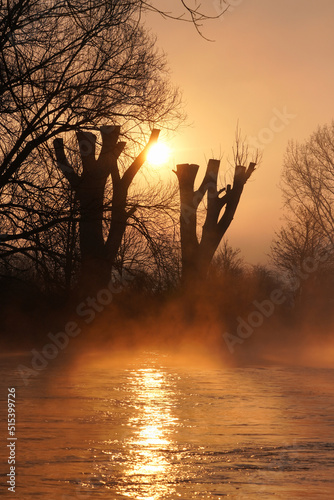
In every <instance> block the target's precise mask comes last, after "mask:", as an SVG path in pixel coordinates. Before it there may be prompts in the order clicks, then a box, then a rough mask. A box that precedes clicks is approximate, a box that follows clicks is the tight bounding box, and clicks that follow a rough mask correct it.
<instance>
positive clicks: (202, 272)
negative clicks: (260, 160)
mask: <svg viewBox="0 0 334 500" xmlns="http://www.w3.org/2000/svg"><path fill="white" fill-rule="evenodd" d="M255 165H256V164H255V163H250V164H249V167H248V168H247V169H246V167H243V166H240V165H237V166H236V167H235V171H234V178H233V185H232V186H231V185H230V184H228V185H227V186H226V188H223V189H220V190H219V189H218V185H217V180H218V172H219V166H220V161H219V160H209V162H208V166H207V170H206V174H205V176H204V179H203V182H202V183H201V185H200V187H199V188H198V189H197V190H196V191H195V190H194V183H195V178H196V175H197V173H198V169H199V167H198V165H193V164H181V165H177V169H176V172H175V173H176V175H177V178H178V182H179V189H180V203H181V215H180V231H181V252H182V281H183V284H184V285H186V286H192V285H194V284H196V283H198V282H201V281H202V280H203V279H205V277H206V275H207V272H208V269H209V266H210V264H211V261H212V259H213V256H214V254H215V252H216V250H217V248H218V246H219V244H220V242H221V240H222V238H223V236H224V234H225V233H226V231H227V229H228V228H229V226H230V224H231V222H232V220H233V218H234V215H235V212H236V209H237V207H238V204H239V201H240V197H241V194H242V191H243V188H244V185H245V184H246V182H247V180H248V179H249V177H250V176H251V175H252V173H253V172H254V169H255ZM223 193H224V194H223ZM205 194H206V195H207V211H206V218H205V222H204V225H203V229H202V236H201V239H200V241H199V240H198V237H197V234H196V230H197V211H198V207H199V204H200V203H201V201H202V200H203V198H204V196H205Z"/></svg>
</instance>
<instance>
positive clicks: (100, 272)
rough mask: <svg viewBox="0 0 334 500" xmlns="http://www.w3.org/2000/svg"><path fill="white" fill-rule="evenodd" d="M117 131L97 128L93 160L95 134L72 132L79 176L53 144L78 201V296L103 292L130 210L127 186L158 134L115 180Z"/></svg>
mask: <svg viewBox="0 0 334 500" xmlns="http://www.w3.org/2000/svg"><path fill="white" fill-rule="evenodd" d="M119 134H120V127H102V128H101V135H102V148H101V152H100V155H99V157H98V159H96V136H95V135H94V134H92V133H90V132H78V133H77V140H78V144H79V148H80V156H81V162H82V175H81V176H79V175H78V174H77V173H76V172H75V171H74V169H73V167H72V166H71V165H70V164H69V162H68V161H67V159H66V155H65V151H64V144H63V141H62V139H56V140H55V141H54V147H55V151H56V157H57V164H58V167H59V168H60V169H61V171H62V172H63V174H64V175H65V177H66V178H67V179H68V181H69V182H70V185H71V187H72V189H73V190H74V191H75V193H76V196H77V199H78V200H79V203H80V221H79V228H80V253H81V280H80V288H81V289H82V293H86V292H91V293H92V292H95V291H97V290H98V289H101V288H105V287H106V286H107V285H108V283H109V281H110V279H111V270H112V266H113V264H114V262H115V259H116V257H117V254H118V251H119V248H120V245H121V242H122V238H123V235H124V232H125V230H126V226H127V221H128V218H129V217H130V215H131V214H132V213H133V210H130V211H127V210H126V206H127V195H128V190H129V187H130V185H131V183H132V181H133V179H134V177H135V175H136V174H137V172H138V171H139V169H140V167H141V166H142V164H143V163H144V161H145V159H146V155H147V152H148V149H149V148H150V146H151V145H152V144H153V143H154V142H156V140H157V139H158V136H159V130H155V129H154V130H153V131H152V133H151V137H150V139H149V141H148V143H147V145H146V146H145V148H144V149H143V151H142V152H141V153H140V154H139V155H138V157H137V158H136V159H135V160H134V161H133V163H132V164H131V165H130V166H129V168H128V169H127V170H126V171H125V173H124V175H123V177H121V176H120V172H119V169H118V164H117V160H118V157H119V155H120V154H121V152H122V151H123V149H124V146H125V143H124V142H118V138H119ZM109 176H111V179H112V183H113V195H112V216H111V221H110V227H109V234H108V236H107V237H105V235H104V234H103V215H104V193H105V187H106V183H107V179H108V177H109Z"/></svg>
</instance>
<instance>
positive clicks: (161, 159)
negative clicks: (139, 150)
mask: <svg viewBox="0 0 334 500" xmlns="http://www.w3.org/2000/svg"><path fill="white" fill-rule="evenodd" d="M169 157H170V149H169V147H168V146H167V145H166V144H164V143H163V142H157V143H156V144H154V145H153V146H152V147H151V148H150V150H149V152H148V154H147V161H148V162H149V163H151V165H163V164H164V163H167V161H168V160H169Z"/></svg>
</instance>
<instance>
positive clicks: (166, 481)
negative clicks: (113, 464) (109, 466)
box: [120, 368, 177, 500]
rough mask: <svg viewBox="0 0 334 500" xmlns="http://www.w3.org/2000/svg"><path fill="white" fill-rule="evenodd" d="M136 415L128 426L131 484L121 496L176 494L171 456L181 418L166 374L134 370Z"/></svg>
mask: <svg viewBox="0 0 334 500" xmlns="http://www.w3.org/2000/svg"><path fill="white" fill-rule="evenodd" d="M129 380H130V383H131V387H132V398H133V407H134V408H135V415H133V416H131V417H130V418H129V421H128V424H127V425H128V426H129V427H130V428H131V430H132V432H131V434H130V436H129V438H128V439H127V442H126V443H125V449H126V450H127V451H126V454H127V460H126V462H125V464H124V466H125V470H124V473H125V476H126V477H127V481H126V482H127V485H126V486H125V487H120V490H121V491H120V493H122V494H123V495H124V496H127V497H129V498H136V499H145V500H156V499H158V498H161V497H162V496H163V495H165V494H167V493H168V494H171V493H172V492H173V487H172V486H171V483H173V482H174V481H173V468H172V463H171V455H172V452H173V449H174V448H175V445H174V442H173V440H172V439H171V431H172V429H173V427H174V426H175V425H176V421H177V419H176V418H175V417H174V416H173V388H172V386H171V382H170V380H169V379H168V378H167V376H166V374H164V373H163V371H161V370H159V369H155V368H143V369H139V370H135V371H131V372H130V374H129Z"/></svg>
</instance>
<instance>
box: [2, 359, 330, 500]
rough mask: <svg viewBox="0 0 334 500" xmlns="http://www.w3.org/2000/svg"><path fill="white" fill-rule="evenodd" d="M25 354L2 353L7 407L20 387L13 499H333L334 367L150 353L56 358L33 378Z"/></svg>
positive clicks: (4, 469)
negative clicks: (24, 369)
mask: <svg viewBox="0 0 334 500" xmlns="http://www.w3.org/2000/svg"><path fill="white" fill-rule="evenodd" d="M114 357H116V358H117V355H114ZM24 359H26V358H25V357H24V356H23V357H22V356H21V357H19V356H16V357H11V358H6V361H4V360H3V363H2V373H1V375H2V376H1V380H2V382H1V407H2V411H3V408H4V407H5V405H6V404H7V403H6V401H7V387H15V388H16V436H17V441H16V470H17V474H16V492H15V493H9V492H6V491H5V490H4V486H3V484H4V482H5V480H4V478H5V475H6V473H7V472H8V470H7V469H8V467H9V466H8V465H7V464H6V462H5V460H2V461H1V467H2V468H1V475H2V492H4V493H5V495H6V496H7V495H8V497H10V498H18V499H20V500H28V499H38V498H40V499H43V500H44V499H48V500H52V499H55V500H70V499H72V500H74V499H78V500H79V499H86V500H88V499H95V498H96V499H127V500H131V499H138V500H160V499H182V500H183V499H184V500H188V499H189V500H190V499H215V500H219V499H224V498H231V499H254V500H255V499H269V498H273V499H285V500H286V499H298V498H310V499H315V498H323V499H332V498H334V453H333V452H334V369H328V368H326V369H321V368H304V367H284V366H275V365H268V366H248V367H247V366H246V367H242V368H224V367H217V366H213V367H208V366H202V365H200V364H199V365H198V366H188V365H187V364H186V363H182V362H179V363H172V362H171V356H170V355H167V354H164V353H161V352H142V353H138V354H136V355H131V356H129V357H128V358H127V356H126V355H125V356H124V355H122V356H119V359H118V362H110V360H109V359H108V356H102V355H101V356H95V357H87V358H86V359H85V358H81V359H80V360H79V361H78V362H76V363H75V364H74V365H73V366H72V367H71V368H70V367H69V366H70V364H68V363H65V364H64V365H63V366H62V365H61V364H55V365H54V366H52V363H50V366H48V367H47V368H46V369H45V370H44V371H41V372H40V373H39V374H38V376H36V377H31V378H29V381H28V383H27V385H25V384H24V383H23V381H22V377H21V376H20V373H19V371H18V370H17V365H18V364H20V363H22V362H23V361H22V360H24ZM116 361H117V360H116ZM2 414H3V413H2ZM1 441H2V443H1V447H2V450H1V451H2V452H3V451H4V450H5V447H6V436H5V437H2V440H1ZM5 453H6V452H5Z"/></svg>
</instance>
